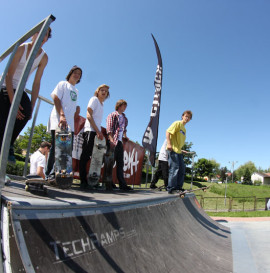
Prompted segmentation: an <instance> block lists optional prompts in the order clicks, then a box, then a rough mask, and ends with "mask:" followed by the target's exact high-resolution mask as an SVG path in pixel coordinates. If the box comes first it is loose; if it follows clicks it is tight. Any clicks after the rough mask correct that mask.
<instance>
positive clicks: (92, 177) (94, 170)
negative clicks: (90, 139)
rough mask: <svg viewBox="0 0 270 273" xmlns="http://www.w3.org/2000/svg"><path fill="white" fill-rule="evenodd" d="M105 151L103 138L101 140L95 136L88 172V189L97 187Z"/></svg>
mask: <svg viewBox="0 0 270 273" xmlns="http://www.w3.org/2000/svg"><path fill="white" fill-rule="evenodd" d="M106 149H107V147H106V140H105V138H103V140H101V139H99V138H98V137H97V136H95V140H94V147H93V152H92V157H91V163H90V168H89V172H88V185H89V187H90V188H94V187H97V186H98V185H99V179H100V172H101V167H102V163H103V156H104V154H105V152H106Z"/></svg>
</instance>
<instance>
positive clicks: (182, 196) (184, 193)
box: [179, 186, 210, 198]
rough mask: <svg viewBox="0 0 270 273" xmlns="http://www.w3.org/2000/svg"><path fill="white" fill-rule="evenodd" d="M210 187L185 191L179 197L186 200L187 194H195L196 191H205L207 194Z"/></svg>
mask: <svg viewBox="0 0 270 273" xmlns="http://www.w3.org/2000/svg"><path fill="white" fill-rule="evenodd" d="M209 187H210V186H208V187H202V188H197V189H194V190H185V191H182V192H180V193H179V196H180V197H181V198H184V197H185V195H186V193H191V192H194V191H204V192H206V191H207V190H208V189H209Z"/></svg>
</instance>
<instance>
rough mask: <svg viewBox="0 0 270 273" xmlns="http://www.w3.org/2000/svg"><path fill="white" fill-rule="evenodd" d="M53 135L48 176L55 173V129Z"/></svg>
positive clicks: (48, 162) (52, 131) (46, 173)
mask: <svg viewBox="0 0 270 273" xmlns="http://www.w3.org/2000/svg"><path fill="white" fill-rule="evenodd" d="M51 136H52V141H51V149H50V153H49V156H48V161H47V168H46V172H45V176H46V178H49V176H50V175H53V172H54V170H53V165H54V161H55V130H51Z"/></svg>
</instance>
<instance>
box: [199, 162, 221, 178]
mask: <svg viewBox="0 0 270 273" xmlns="http://www.w3.org/2000/svg"><path fill="white" fill-rule="evenodd" d="M216 164H218V163H216V162H215V161H214V160H208V159H206V158H200V159H199V160H198V161H197V162H196V163H195V166H194V167H195V172H196V175H198V176H200V177H201V178H203V177H205V176H207V177H208V178H209V179H211V177H213V175H214V174H216V167H217V165H216Z"/></svg>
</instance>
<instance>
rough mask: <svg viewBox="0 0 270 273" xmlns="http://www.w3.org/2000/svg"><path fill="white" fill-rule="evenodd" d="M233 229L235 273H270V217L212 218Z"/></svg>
mask: <svg viewBox="0 0 270 273" xmlns="http://www.w3.org/2000/svg"><path fill="white" fill-rule="evenodd" d="M212 218H213V219H214V220H216V221H217V222H219V223H221V224H222V225H224V226H226V227H229V228H230V229H231V239H232V253H233V272H234V273H266V272H270V259H269V252H270V217H256V218H255V217H254V218H234V217H212Z"/></svg>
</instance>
